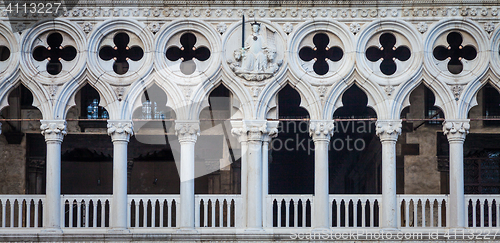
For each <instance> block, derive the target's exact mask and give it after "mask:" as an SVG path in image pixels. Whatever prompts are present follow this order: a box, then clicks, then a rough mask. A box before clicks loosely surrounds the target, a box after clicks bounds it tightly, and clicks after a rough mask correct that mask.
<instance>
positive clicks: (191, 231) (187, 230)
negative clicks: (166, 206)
mask: <svg viewBox="0 0 500 243" xmlns="http://www.w3.org/2000/svg"><path fill="white" fill-rule="evenodd" d="M177 233H181V234H197V233H198V231H197V230H195V229H194V228H180V229H178V230H177Z"/></svg>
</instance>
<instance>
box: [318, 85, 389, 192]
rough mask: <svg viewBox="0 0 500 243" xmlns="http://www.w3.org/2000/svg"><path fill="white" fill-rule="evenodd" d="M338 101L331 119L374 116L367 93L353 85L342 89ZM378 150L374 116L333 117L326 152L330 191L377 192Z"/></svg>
mask: <svg viewBox="0 0 500 243" xmlns="http://www.w3.org/2000/svg"><path fill="white" fill-rule="evenodd" d="M342 103H343V106H342V107H340V108H338V109H337V110H336V111H335V113H334V114H333V117H334V119H346V118H352V119H361V118H376V117H377V114H376V113H375V111H374V110H373V109H372V108H370V107H368V106H367V104H368V97H367V96H366V94H365V93H364V91H363V90H361V89H360V88H359V87H358V86H356V85H353V86H351V87H350V88H349V89H347V90H346V91H345V92H344V94H343V95H342ZM381 152H382V151H381V144H380V140H379V138H378V137H377V136H376V135H375V121H374V120H362V121H357V120H350V121H336V122H335V132H334V134H333V136H332V138H331V140H330V147H329V155H328V156H329V157H328V158H329V174H330V176H329V181H330V182H329V186H330V187H329V188H330V193H331V194H344V193H346V194H350V193H359V194H375V193H381V168H382V167H381V162H382V157H381V156H382V154H381Z"/></svg>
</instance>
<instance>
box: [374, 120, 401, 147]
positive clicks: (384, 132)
mask: <svg viewBox="0 0 500 243" xmlns="http://www.w3.org/2000/svg"><path fill="white" fill-rule="evenodd" d="M375 125H376V134H377V136H378V137H379V138H380V141H381V142H384V141H394V142H395V141H397V140H398V136H399V135H400V134H401V127H402V124H401V120H380V121H377V123H375Z"/></svg>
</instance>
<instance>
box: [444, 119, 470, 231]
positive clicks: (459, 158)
mask: <svg viewBox="0 0 500 243" xmlns="http://www.w3.org/2000/svg"><path fill="white" fill-rule="evenodd" d="M469 129H470V124H469V120H446V121H445V122H444V123H443V133H444V135H446V136H447V137H448V142H449V144H450V159H449V161H450V195H449V197H448V205H449V210H448V213H449V214H450V216H449V220H450V222H446V224H447V225H448V226H449V227H451V228H465V226H466V225H465V220H466V218H465V215H466V212H467V211H466V205H465V194H464V141H465V136H466V135H467V134H468V133H469Z"/></svg>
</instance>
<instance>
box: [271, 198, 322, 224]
mask: <svg viewBox="0 0 500 243" xmlns="http://www.w3.org/2000/svg"><path fill="white" fill-rule="evenodd" d="M312 198H313V196H312V195H277V194H273V195H269V196H267V203H266V205H265V207H266V214H267V216H266V217H267V224H266V225H264V226H265V227H266V226H267V227H311V212H312V211H311V209H312V204H313V200H312Z"/></svg>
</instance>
